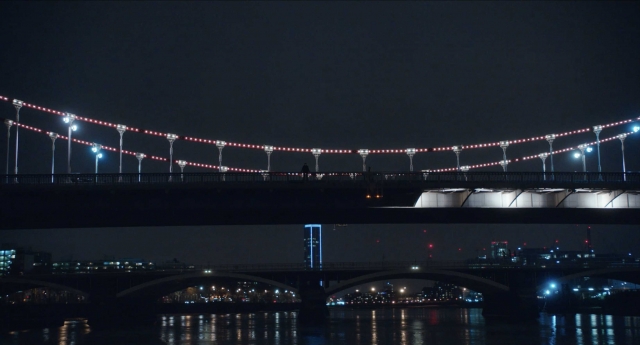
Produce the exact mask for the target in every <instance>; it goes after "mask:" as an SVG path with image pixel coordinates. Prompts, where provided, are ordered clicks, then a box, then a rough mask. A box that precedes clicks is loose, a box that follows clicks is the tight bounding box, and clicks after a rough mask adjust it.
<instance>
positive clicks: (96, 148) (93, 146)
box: [91, 143, 102, 178]
mask: <svg viewBox="0 0 640 345" xmlns="http://www.w3.org/2000/svg"><path fill="white" fill-rule="evenodd" d="M100 149H102V145H100V144H96V143H93V144H91V151H93V152H94V153H95V154H96V174H98V159H99V158H102V153H100ZM96 178H97V176H96Z"/></svg>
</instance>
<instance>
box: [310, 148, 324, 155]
mask: <svg viewBox="0 0 640 345" xmlns="http://www.w3.org/2000/svg"><path fill="white" fill-rule="evenodd" d="M321 153H322V149H318V148H315V149H311V154H314V155H319V154H321Z"/></svg>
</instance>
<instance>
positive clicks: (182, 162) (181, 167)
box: [177, 160, 187, 181]
mask: <svg viewBox="0 0 640 345" xmlns="http://www.w3.org/2000/svg"><path fill="white" fill-rule="evenodd" d="M177 163H178V166H179V167H180V181H184V176H182V175H183V174H184V167H185V166H186V165H187V161H183V160H179V161H178V162H177Z"/></svg>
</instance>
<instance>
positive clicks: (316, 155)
mask: <svg viewBox="0 0 640 345" xmlns="http://www.w3.org/2000/svg"><path fill="white" fill-rule="evenodd" d="M321 153H322V149H318V148H315V149H311V154H312V155H313V157H314V158H315V159H316V172H318V170H319V165H318V158H320V154H321Z"/></svg>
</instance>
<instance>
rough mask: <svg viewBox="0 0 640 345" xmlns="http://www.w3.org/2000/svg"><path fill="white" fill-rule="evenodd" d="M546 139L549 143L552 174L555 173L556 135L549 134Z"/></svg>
mask: <svg viewBox="0 0 640 345" xmlns="http://www.w3.org/2000/svg"><path fill="white" fill-rule="evenodd" d="M544 138H545V139H547V141H548V142H549V157H550V158H549V159H550V160H551V172H553V141H554V140H556V135H555V134H547V135H545V136H544Z"/></svg>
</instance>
